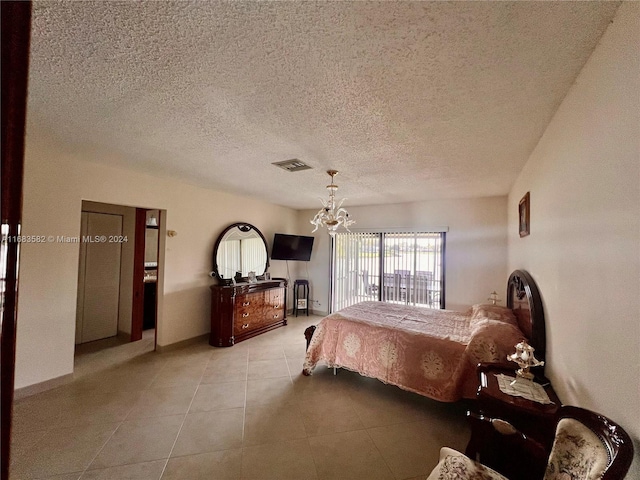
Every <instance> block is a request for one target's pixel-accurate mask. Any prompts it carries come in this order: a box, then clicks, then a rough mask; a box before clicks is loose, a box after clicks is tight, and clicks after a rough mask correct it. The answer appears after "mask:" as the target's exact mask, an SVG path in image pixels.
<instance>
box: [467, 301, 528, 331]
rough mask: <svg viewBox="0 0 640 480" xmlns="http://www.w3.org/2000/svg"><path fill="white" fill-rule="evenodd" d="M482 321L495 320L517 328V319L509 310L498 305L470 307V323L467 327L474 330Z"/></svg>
mask: <svg viewBox="0 0 640 480" xmlns="http://www.w3.org/2000/svg"><path fill="white" fill-rule="evenodd" d="M483 320H496V321H498V322H504V323H508V324H510V325H513V326H515V327H517V326H518V319H517V318H516V316H515V315H514V314H513V311H512V310H511V309H510V308H507V307H501V306H500V305H474V306H473V307H471V321H470V322H469V326H470V327H471V328H474V327H475V326H476V325H477V324H478V323H479V322H481V321H483Z"/></svg>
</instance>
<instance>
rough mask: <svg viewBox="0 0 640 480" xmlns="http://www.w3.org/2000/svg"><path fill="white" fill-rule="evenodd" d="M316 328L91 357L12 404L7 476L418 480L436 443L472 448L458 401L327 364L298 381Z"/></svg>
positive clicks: (296, 321)
mask: <svg viewBox="0 0 640 480" xmlns="http://www.w3.org/2000/svg"><path fill="white" fill-rule="evenodd" d="M319 320H320V317H313V316H311V317H297V318H296V317H289V325H288V326H286V327H283V328H279V329H277V330H274V331H272V332H268V333H266V334H263V335H260V336H259V337H255V338H252V339H250V340H247V341H245V342H242V343H239V344H237V345H235V346H234V347H232V348H224V349H223V348H213V347H210V346H209V345H208V344H207V343H206V342H205V341H203V342H201V343H199V344H196V345H192V346H189V347H185V348H182V349H180V350H176V351H172V352H168V353H164V354H158V353H154V352H147V353H142V354H140V353H138V352H139V351H140V349H143V348H144V347H143V346H137V347H132V346H131V344H129V345H125V346H122V347H125V348H127V347H128V348H129V350H132V349H133V350H132V351H133V352H134V353H135V354H136V355H137V356H134V357H133V358H127V355H128V353H122V352H120V353H118V352H115V353H114V352H112V353H104V352H100V354H98V355H97V356H96V358H95V359H93V360H92V359H90V358H89V359H87V358H83V359H82V361H81V362H77V363H76V373H75V376H76V377H79V378H77V379H74V380H73V381H72V382H70V383H69V384H67V385H64V386H62V387H59V388H56V389H54V390H50V391H47V392H43V393H40V394H37V395H33V396H31V397H27V398H24V399H21V400H18V401H17V402H16V404H15V410H14V435H13V449H12V466H11V479H12V480H21V479H35V478H46V479H57V480H78V479H82V480H89V479H91V480H107V479H108V480H113V479H130V480H147V479H148V480H158V479H160V478H162V479H163V480H169V479H172V480H173V479H182V480H198V479H274V480H297V479H320V480H330V479H335V480H359V479H363V480H365V479H366V480H374V479H391V480H394V479H395V480H409V479H411V480H414V479H424V478H426V476H427V475H428V473H429V472H430V471H431V469H432V468H433V467H434V466H435V464H436V463H437V458H438V452H439V449H440V447H441V446H443V445H448V446H451V447H453V448H457V449H462V450H463V449H464V447H465V445H466V443H467V440H468V438H469V428H468V426H467V424H466V420H465V411H466V408H467V405H466V404H465V403H463V402H460V403H456V404H444V403H438V402H435V401H432V400H429V399H427V398H424V397H421V396H419V395H415V394H412V393H408V392H405V391H402V390H400V389H399V388H397V387H394V386H391V385H384V384H383V383H381V382H379V381H377V380H373V379H369V378H365V377H362V376H360V375H358V374H357V373H353V372H349V371H344V370H339V371H338V374H337V375H336V376H334V375H333V371H332V370H330V369H327V368H326V367H323V366H318V367H317V368H316V370H315V372H314V375H313V376H311V377H305V376H303V375H302V374H301V370H302V362H303V358H304V352H305V341H304V336H303V332H304V329H305V328H306V327H307V326H308V325H310V324H314V323H317V322H318V321H319ZM143 342H144V341H143ZM117 348H121V347H117ZM129 353H130V352H129ZM110 362H111V363H110Z"/></svg>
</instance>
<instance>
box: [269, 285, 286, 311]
mask: <svg viewBox="0 0 640 480" xmlns="http://www.w3.org/2000/svg"><path fill="white" fill-rule="evenodd" d="M284 298H285V297H284V288H273V289H271V290H269V291H268V292H265V306H266V307H267V308H268V309H271V308H273V309H280V308H283V306H284Z"/></svg>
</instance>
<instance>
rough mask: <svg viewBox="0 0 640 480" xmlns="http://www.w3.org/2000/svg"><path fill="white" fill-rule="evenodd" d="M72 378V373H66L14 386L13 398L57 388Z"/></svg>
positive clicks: (17, 398) (16, 398)
mask: <svg viewBox="0 0 640 480" xmlns="http://www.w3.org/2000/svg"><path fill="white" fill-rule="evenodd" d="M71 380H73V373H68V374H66V375H62V376H60V377H56V378H52V379H51V380H45V381H44V382H40V383H34V384H33V385H28V386H26V387H22V388H16V389H15V390H14V391H13V398H14V399H15V400H19V399H21V398H25V397H30V396H31V395H35V394H36V393H42V392H46V391H47V390H51V389H52V388H57V387H60V386H62V385H65V384H66V383H69V382H70V381H71Z"/></svg>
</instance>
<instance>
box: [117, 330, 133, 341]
mask: <svg viewBox="0 0 640 480" xmlns="http://www.w3.org/2000/svg"><path fill="white" fill-rule="evenodd" d="M117 337H118V338H119V339H120V340H124V341H125V342H130V341H131V333H130V332H129V333H127V332H124V331H122V330H118V334H117Z"/></svg>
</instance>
